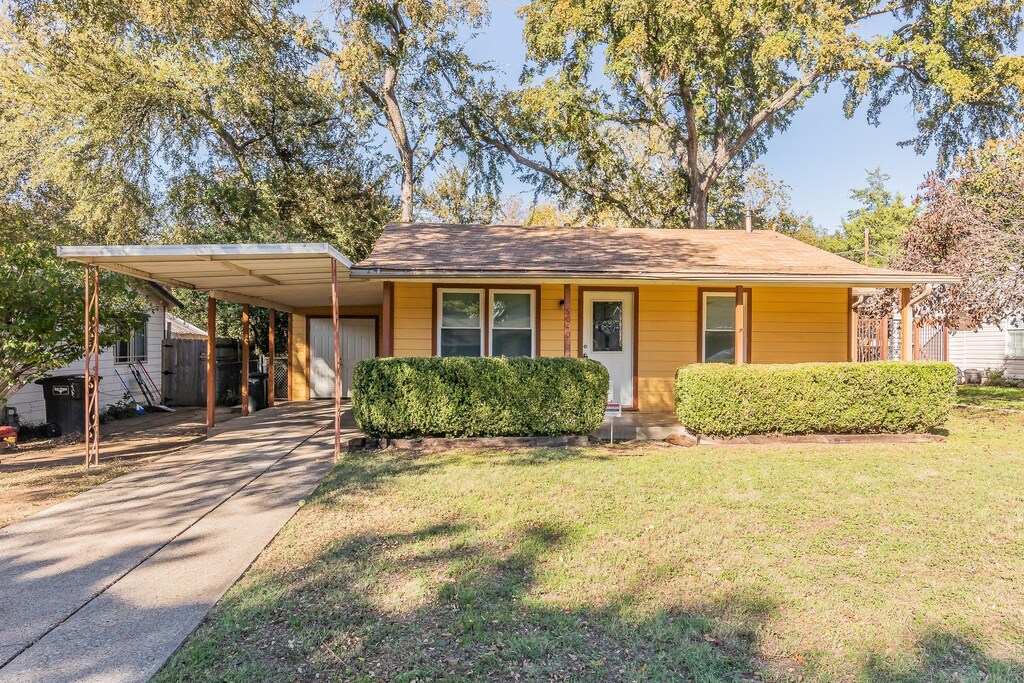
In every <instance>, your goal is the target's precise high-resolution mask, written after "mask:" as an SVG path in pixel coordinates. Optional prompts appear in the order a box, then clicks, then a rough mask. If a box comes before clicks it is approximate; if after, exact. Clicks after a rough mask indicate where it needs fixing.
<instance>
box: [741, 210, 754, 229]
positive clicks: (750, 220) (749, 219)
mask: <svg viewBox="0 0 1024 683" xmlns="http://www.w3.org/2000/svg"><path fill="white" fill-rule="evenodd" d="M743 227H744V228H746V230H747V232H754V212H753V211H751V210H750V207H749V206H748V207H747V213H746V216H744V218H743Z"/></svg>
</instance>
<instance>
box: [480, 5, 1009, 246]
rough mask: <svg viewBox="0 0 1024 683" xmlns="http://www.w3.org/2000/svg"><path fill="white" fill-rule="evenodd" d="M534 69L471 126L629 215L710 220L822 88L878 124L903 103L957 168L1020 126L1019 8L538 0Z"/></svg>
mask: <svg viewBox="0 0 1024 683" xmlns="http://www.w3.org/2000/svg"><path fill="white" fill-rule="evenodd" d="M520 15H521V16H522V17H523V19H524V22H525V28H524V38H525V42H526V49H527V58H528V60H529V63H528V66H527V69H526V70H525V72H524V75H523V79H522V83H523V84H522V87H520V88H519V89H518V90H514V91H511V92H503V91H501V90H500V89H498V88H481V89H480V90H481V93H480V95H479V96H478V97H477V98H476V99H477V100H478V101H476V103H475V104H476V106H475V107H474V111H473V116H472V119H473V124H472V125H473V126H474V132H475V134H476V135H478V136H479V137H480V138H481V139H482V140H485V141H486V142H487V143H488V144H491V145H492V146H494V147H495V148H496V149H498V150H500V151H502V152H503V153H504V154H506V155H507V156H508V158H509V159H510V160H511V161H512V162H514V163H515V164H517V166H518V168H519V169H520V171H521V174H522V176H523V177H524V179H526V180H527V181H529V182H533V183H535V184H537V185H538V186H540V187H541V188H542V189H544V190H546V191H549V192H551V193H552V194H557V195H559V196H565V197H568V198H569V199H571V200H574V201H577V202H579V203H581V204H583V205H584V208H585V209H586V210H587V213H588V214H595V213H600V212H601V211H603V210H610V211H613V212H616V213H618V214H619V215H620V216H622V217H623V220H625V221H627V222H629V223H633V224H635V225H640V226H643V225H655V226H665V227H679V226H683V225H688V226H690V227H694V228H703V227H707V226H708V210H709V196H710V195H712V194H713V193H714V191H715V189H716V186H717V184H718V183H719V181H720V180H721V179H722V178H723V176H724V175H726V174H729V173H733V172H742V171H743V170H744V169H745V168H746V167H747V166H748V165H749V164H751V163H752V162H754V161H755V160H756V158H757V157H758V156H759V155H761V154H762V153H763V152H764V151H765V150H766V149H767V145H768V142H769V140H770V139H771V138H772V137H773V136H774V135H775V134H777V133H778V132H780V131H782V130H785V129H786V127H787V126H788V125H789V124H790V123H791V122H792V120H793V116H794V115H795V114H796V112H798V111H799V110H800V109H801V108H802V107H804V106H805V105H806V103H807V102H808V101H809V100H810V98H812V97H813V96H814V95H815V94H817V93H820V92H822V91H824V90H825V89H827V88H828V87H829V86H837V87H842V88H845V90H846V93H847V97H846V101H845V104H844V110H845V113H846V115H847V116H853V115H854V114H855V113H856V111H857V109H858V108H860V107H861V106H862V105H863V109H864V110H865V113H866V115H867V118H868V120H869V121H870V122H872V123H877V122H878V120H879V119H880V117H881V114H882V111H883V110H884V109H886V108H887V107H888V105H889V104H890V102H891V101H892V100H893V99H894V98H896V99H898V100H899V101H901V102H903V101H906V100H909V106H908V107H907V109H908V110H909V111H911V112H913V115H914V117H915V119H916V121H917V126H918V127H917V135H916V136H915V137H914V138H913V139H911V140H907V141H905V142H904V143H903V144H906V145H912V146H913V147H914V148H915V150H916V151H918V152H919V153H923V152H924V151H926V150H927V149H928V148H929V147H934V148H935V149H937V151H938V153H939V157H940V163H941V164H942V165H943V166H945V165H947V164H948V162H949V161H950V159H951V158H952V156H953V155H954V154H955V153H956V152H957V151H958V150H960V149H963V147H964V146H965V145H967V144H969V143H970V142H971V141H977V140H983V139H986V138H989V137H993V136H996V135H1001V134H1006V132H1007V131H1009V130H1013V129H1014V126H1016V125H1018V124H1019V111H1020V101H1021V91H1022V90H1024V57H1021V56H1020V55H1019V54H1015V51H1016V48H1017V44H1018V39H1019V35H1020V31H1021V27H1022V14H1021V2H1020V0H993V1H991V2H968V3H949V2H945V1H944V0H915V1H912V2H910V1H908V2H879V1H877V0H852V1H850V2H841V3H837V2H834V1H833V0H808V1H806V2H801V3H792V2H764V1H763V0H736V1H732V2H724V1H722V0H698V1H696V2H695V1H693V0H663V1H661V2H634V1H624V0H578V1H576V2H565V0H532V1H531V2H528V3H526V4H525V5H524V6H523V7H522V8H521V9H520Z"/></svg>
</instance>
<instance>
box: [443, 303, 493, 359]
mask: <svg viewBox="0 0 1024 683" xmlns="http://www.w3.org/2000/svg"><path fill="white" fill-rule="evenodd" d="M437 297H438V303H437V308H438V310H439V311H440V312H441V315H440V316H439V324H438V331H437V335H438V343H437V351H438V355H440V356H482V355H484V353H483V351H484V326H483V315H482V313H483V301H484V293H483V290H465V289H441V290H438V292H437Z"/></svg>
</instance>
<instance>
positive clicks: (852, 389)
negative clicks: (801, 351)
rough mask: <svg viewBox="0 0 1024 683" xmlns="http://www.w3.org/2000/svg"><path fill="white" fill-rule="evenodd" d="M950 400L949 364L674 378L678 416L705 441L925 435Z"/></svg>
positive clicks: (732, 370)
mask: <svg viewBox="0 0 1024 683" xmlns="http://www.w3.org/2000/svg"><path fill="white" fill-rule="evenodd" d="M955 395H956V368H955V367H954V366H953V365H952V364H950V363H932V362H928V363H902V362H873V363H801V364H797V365H724V364H718V363H706V364H696V365H688V366H686V367H682V368H679V370H678V371H676V384H675V399H676V415H678V417H679V421H680V422H681V423H682V424H684V425H685V426H686V427H687V429H689V430H690V431H692V432H694V433H696V434H707V435H710V436H737V435H741V434H815V433H823V434H856V433H883V432H925V431H928V430H929V429H932V428H934V427H937V426H938V425H941V424H942V423H943V422H945V420H946V417H947V416H948V415H949V409H950V406H951V405H952V403H953V399H954V397H955Z"/></svg>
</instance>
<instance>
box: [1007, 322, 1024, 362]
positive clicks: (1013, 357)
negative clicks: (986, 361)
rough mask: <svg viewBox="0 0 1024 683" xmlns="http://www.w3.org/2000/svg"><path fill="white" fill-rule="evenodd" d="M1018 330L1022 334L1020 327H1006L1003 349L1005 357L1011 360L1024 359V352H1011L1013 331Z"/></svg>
mask: <svg viewBox="0 0 1024 683" xmlns="http://www.w3.org/2000/svg"><path fill="white" fill-rule="evenodd" d="M1014 332H1020V333H1021V334H1024V328H1022V327H1008V328H1007V329H1006V349H1005V351H1004V353H1005V355H1006V357H1007V358H1009V359H1011V360H1021V359H1024V354H1015V353H1014V352H1013V333H1014Z"/></svg>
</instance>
